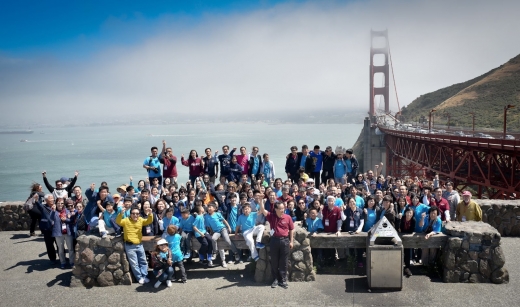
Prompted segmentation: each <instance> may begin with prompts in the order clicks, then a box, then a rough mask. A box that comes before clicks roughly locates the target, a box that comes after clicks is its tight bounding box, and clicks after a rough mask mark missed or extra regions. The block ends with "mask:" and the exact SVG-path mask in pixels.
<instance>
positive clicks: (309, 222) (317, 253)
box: [302, 207, 324, 263]
mask: <svg viewBox="0 0 520 307" xmlns="http://www.w3.org/2000/svg"><path fill="white" fill-rule="evenodd" d="M304 216H305V219H304V220H303V225H302V227H304V228H306V229H307V231H308V232H309V234H310V235H311V236H315V235H316V234H317V233H321V232H323V231H324V227H323V222H322V220H321V219H320V218H318V209H316V208H315V207H311V208H310V209H309V217H307V213H305V215H304ZM311 253H312V259H318V263H320V262H322V261H323V250H322V249H321V248H313V249H311Z"/></svg>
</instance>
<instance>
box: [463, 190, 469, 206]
mask: <svg viewBox="0 0 520 307" xmlns="http://www.w3.org/2000/svg"><path fill="white" fill-rule="evenodd" d="M462 200H463V201H464V202H465V203H466V204H467V203H469V202H470V201H471V192H470V191H464V192H462Z"/></svg>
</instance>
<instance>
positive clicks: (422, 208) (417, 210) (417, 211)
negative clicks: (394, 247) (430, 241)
mask: <svg viewBox="0 0 520 307" xmlns="http://www.w3.org/2000/svg"><path fill="white" fill-rule="evenodd" d="M406 207H408V208H410V209H412V210H413V215H414V217H415V232H417V233H419V232H422V227H420V226H419V222H420V221H421V215H422V214H423V212H424V213H426V216H428V210H430V206H427V205H425V204H422V203H418V204H417V206H410V205H406ZM425 220H426V218H425Z"/></svg>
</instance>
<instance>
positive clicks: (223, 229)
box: [204, 202, 240, 268]
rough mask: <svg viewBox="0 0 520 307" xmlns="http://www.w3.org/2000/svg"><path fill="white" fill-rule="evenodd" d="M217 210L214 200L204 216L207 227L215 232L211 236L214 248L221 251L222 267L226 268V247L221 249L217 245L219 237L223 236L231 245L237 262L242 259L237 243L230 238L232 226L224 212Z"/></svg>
mask: <svg viewBox="0 0 520 307" xmlns="http://www.w3.org/2000/svg"><path fill="white" fill-rule="evenodd" d="M216 210H217V206H216V205H215V203H214V202H212V203H210V204H209V205H208V214H206V215H205V216H204V223H205V225H206V227H207V228H208V229H209V230H211V232H212V233H213V234H212V236H211V239H212V241H213V242H212V243H213V250H214V251H216V250H218V251H219V253H220V259H221V260H222V267H224V268H226V267H227V265H226V256H225V253H224V249H223V248H220V249H219V248H218V246H217V240H218V239H219V238H222V239H223V240H224V241H226V243H227V244H228V245H229V246H230V248H231V251H232V253H233V254H234V255H235V261H236V262H239V261H240V256H239V254H238V250H237V248H236V247H235V244H233V243H232V242H231V240H230V239H229V233H230V232H231V227H230V226H229V224H228V222H227V221H226V219H224V217H223V216H222V214H221V213H219V212H216ZM230 256H231V252H230ZM229 263H230V264H231V263H233V260H232V259H230V260H229Z"/></svg>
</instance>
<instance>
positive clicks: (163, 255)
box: [152, 239, 174, 289]
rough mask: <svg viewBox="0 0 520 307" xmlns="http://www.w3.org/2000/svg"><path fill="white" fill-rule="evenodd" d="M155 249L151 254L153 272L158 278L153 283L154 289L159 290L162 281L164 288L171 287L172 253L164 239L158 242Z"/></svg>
mask: <svg viewBox="0 0 520 307" xmlns="http://www.w3.org/2000/svg"><path fill="white" fill-rule="evenodd" d="M155 249H156V250H155V252H154V253H152V257H153V262H154V268H153V272H154V274H155V275H156V276H158V277H159V280H158V281H157V282H156V283H155V285H154V288H156V289H157V288H159V286H160V285H161V284H162V283H163V282H164V281H166V286H168V287H171V286H172V281H171V279H172V277H173V272H174V270H173V267H172V263H173V262H172V261H173V260H172V256H173V255H172V251H171V250H170V248H169V247H168V242H167V241H166V240H165V239H161V240H159V242H157V247H156V248H155Z"/></svg>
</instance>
